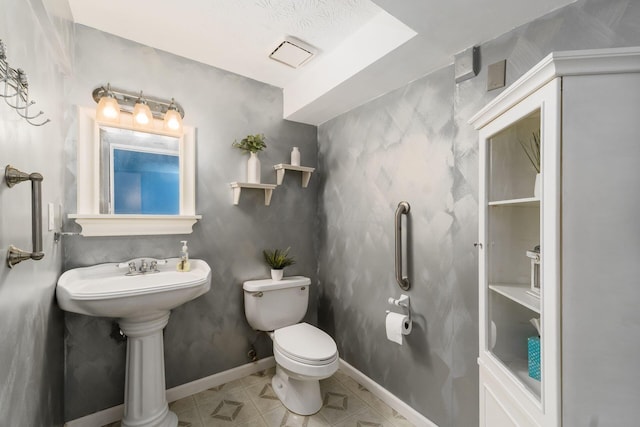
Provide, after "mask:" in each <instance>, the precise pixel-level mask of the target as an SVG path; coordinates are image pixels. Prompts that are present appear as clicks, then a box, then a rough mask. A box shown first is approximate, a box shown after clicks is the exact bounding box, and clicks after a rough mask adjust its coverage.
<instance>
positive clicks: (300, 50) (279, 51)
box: [269, 40, 313, 68]
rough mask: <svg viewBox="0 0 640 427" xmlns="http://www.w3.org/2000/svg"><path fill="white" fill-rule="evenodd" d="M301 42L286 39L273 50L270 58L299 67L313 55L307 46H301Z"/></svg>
mask: <svg viewBox="0 0 640 427" xmlns="http://www.w3.org/2000/svg"><path fill="white" fill-rule="evenodd" d="M301 44H302V43H297V42H292V41H289V40H285V41H283V42H282V43H280V45H279V46H278V47H277V48H275V50H274V51H273V52H271V55H269V58H271V59H273V60H274V61H278V62H281V63H283V64H285V65H288V66H289V67H292V68H298V67H300V66H301V65H303V64H304V63H306V62H307V61H309V60H310V59H311V58H312V57H313V52H312V51H311V50H310V49H309V48H307V47H306V46H305V47H302V46H300V45H301Z"/></svg>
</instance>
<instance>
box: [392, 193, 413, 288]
mask: <svg viewBox="0 0 640 427" xmlns="http://www.w3.org/2000/svg"><path fill="white" fill-rule="evenodd" d="M410 210H411V206H409V202H400V203H398V208H397V209H396V220H395V226H396V282H398V286H400V289H402V290H403V291H406V290H408V289H409V288H410V287H411V282H410V281H409V278H408V277H407V276H403V275H402V215H403V214H404V215H407V214H408V213H409V211H410ZM407 240H409V238H408V236H407ZM407 269H408V268H407Z"/></svg>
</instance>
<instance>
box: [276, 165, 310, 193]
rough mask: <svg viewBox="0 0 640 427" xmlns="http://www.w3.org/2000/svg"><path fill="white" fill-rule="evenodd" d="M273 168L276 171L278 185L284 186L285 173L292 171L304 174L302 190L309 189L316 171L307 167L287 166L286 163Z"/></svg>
mask: <svg viewBox="0 0 640 427" xmlns="http://www.w3.org/2000/svg"><path fill="white" fill-rule="evenodd" d="M273 168H274V169H275V170H276V175H277V176H276V182H277V183H278V185H282V181H283V180H284V173H285V171H287V170H290V171H299V172H302V188H307V185H309V179H311V173H312V172H313V171H314V170H316V169H315V168H310V167H307V166H294V165H287V164H285V163H280V164H277V165H275V166H273Z"/></svg>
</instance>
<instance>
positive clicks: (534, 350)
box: [527, 337, 540, 381]
mask: <svg viewBox="0 0 640 427" xmlns="http://www.w3.org/2000/svg"><path fill="white" fill-rule="evenodd" d="M527 349H528V353H529V357H528V359H529V376H530V377H531V378H533V379H534V380H538V381H540V337H529V338H527Z"/></svg>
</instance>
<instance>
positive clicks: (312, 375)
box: [270, 323, 339, 415]
mask: <svg viewBox="0 0 640 427" xmlns="http://www.w3.org/2000/svg"><path fill="white" fill-rule="evenodd" d="M270 336H272V338H273V355H274V357H275V359H276V375H275V376H274V377H273V380H272V381H271V385H272V386H273V391H274V392H275V393H276V396H278V399H280V401H281V402H282V404H283V405H284V406H285V407H286V408H287V409H289V410H290V411H291V412H295V413H296V414H300V415H311V414H315V413H316V412H318V411H319V410H320V408H321V407H322V396H321V394H320V380H323V379H325V378H329V377H330V376H331V375H333V374H335V372H336V371H337V370H338V363H339V362H338V349H337V347H336V343H335V342H334V341H333V339H332V338H331V337H330V336H329V335H327V334H326V333H324V332H323V331H321V330H320V329H318V328H316V327H314V326H311V325H309V324H308V323H298V324H295V325H292V326H287V327H285V328H282V329H278V330H276V331H274V332H273V334H270Z"/></svg>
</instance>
